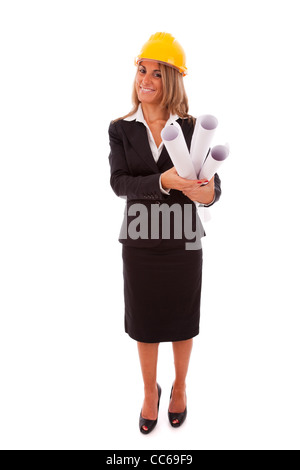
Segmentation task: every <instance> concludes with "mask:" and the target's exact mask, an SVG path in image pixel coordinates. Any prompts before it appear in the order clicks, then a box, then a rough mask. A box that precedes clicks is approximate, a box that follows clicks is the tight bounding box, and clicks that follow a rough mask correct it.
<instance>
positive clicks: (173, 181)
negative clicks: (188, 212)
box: [161, 166, 200, 191]
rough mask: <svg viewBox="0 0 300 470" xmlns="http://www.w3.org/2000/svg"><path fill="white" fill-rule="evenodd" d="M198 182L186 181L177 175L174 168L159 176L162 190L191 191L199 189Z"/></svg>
mask: <svg viewBox="0 0 300 470" xmlns="http://www.w3.org/2000/svg"><path fill="white" fill-rule="evenodd" d="M199 181H200V180H188V179H186V178H182V177H181V176H179V175H178V173H177V171H176V168H175V166H173V167H172V168H170V169H169V170H167V171H165V172H164V173H162V174H161V184H162V187H163V189H178V190H179V191H184V190H185V189H193V188H196V187H199V184H198V183H199Z"/></svg>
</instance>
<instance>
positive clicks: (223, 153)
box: [199, 145, 229, 180]
mask: <svg viewBox="0 0 300 470" xmlns="http://www.w3.org/2000/svg"><path fill="white" fill-rule="evenodd" d="M228 155H229V147H228V146H226V145H216V146H215V147H213V148H212V149H211V151H210V152H209V155H208V157H207V159H206V160H205V162H204V164H203V166H202V169H201V172H200V176H199V179H202V178H206V179H207V180H211V178H212V177H213V176H214V174H215V173H216V172H217V170H218V168H219V167H220V166H221V165H222V163H223V161H224V160H225V159H226V158H227V157H228Z"/></svg>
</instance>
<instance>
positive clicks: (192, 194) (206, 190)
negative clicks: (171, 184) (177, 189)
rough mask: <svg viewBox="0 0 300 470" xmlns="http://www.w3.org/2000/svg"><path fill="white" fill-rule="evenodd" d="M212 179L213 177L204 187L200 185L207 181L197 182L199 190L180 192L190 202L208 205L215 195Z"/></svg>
mask: <svg viewBox="0 0 300 470" xmlns="http://www.w3.org/2000/svg"><path fill="white" fill-rule="evenodd" d="M214 179H215V177H214V176H213V177H212V179H211V180H210V181H209V183H207V184H206V185H205V186H201V184H203V183H205V182H207V180H206V179H202V180H199V188H195V189H194V188H193V189H185V190H184V191H182V192H183V194H185V195H186V196H187V197H188V198H189V199H191V201H196V202H200V203H201V204H210V203H211V202H212V201H213V199H214V194H215V183H214Z"/></svg>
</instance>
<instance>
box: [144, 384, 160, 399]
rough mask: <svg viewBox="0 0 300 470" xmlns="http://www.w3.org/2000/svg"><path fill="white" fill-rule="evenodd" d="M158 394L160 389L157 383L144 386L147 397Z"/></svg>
mask: <svg viewBox="0 0 300 470" xmlns="http://www.w3.org/2000/svg"><path fill="white" fill-rule="evenodd" d="M157 393H158V388H157V385H156V383H155V384H154V385H153V384H151V385H145V386H144V394H145V397H146V396H153V395H157Z"/></svg>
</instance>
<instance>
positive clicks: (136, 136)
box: [123, 121, 159, 173]
mask: <svg viewBox="0 0 300 470" xmlns="http://www.w3.org/2000/svg"><path fill="white" fill-rule="evenodd" d="M123 126H126V136H127V138H128V140H129V142H130V143H131V145H132V147H133V148H134V150H135V151H136V153H137V154H138V156H139V157H141V158H142V159H143V160H144V162H145V163H146V164H147V165H148V166H149V167H150V168H151V170H152V171H154V172H155V173H159V169H158V167H157V165H156V162H155V160H154V158H153V155H152V152H151V148H150V145H149V141H148V135H147V129H146V127H145V126H144V124H143V123H142V122H136V121H123ZM124 129H125V127H124Z"/></svg>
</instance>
